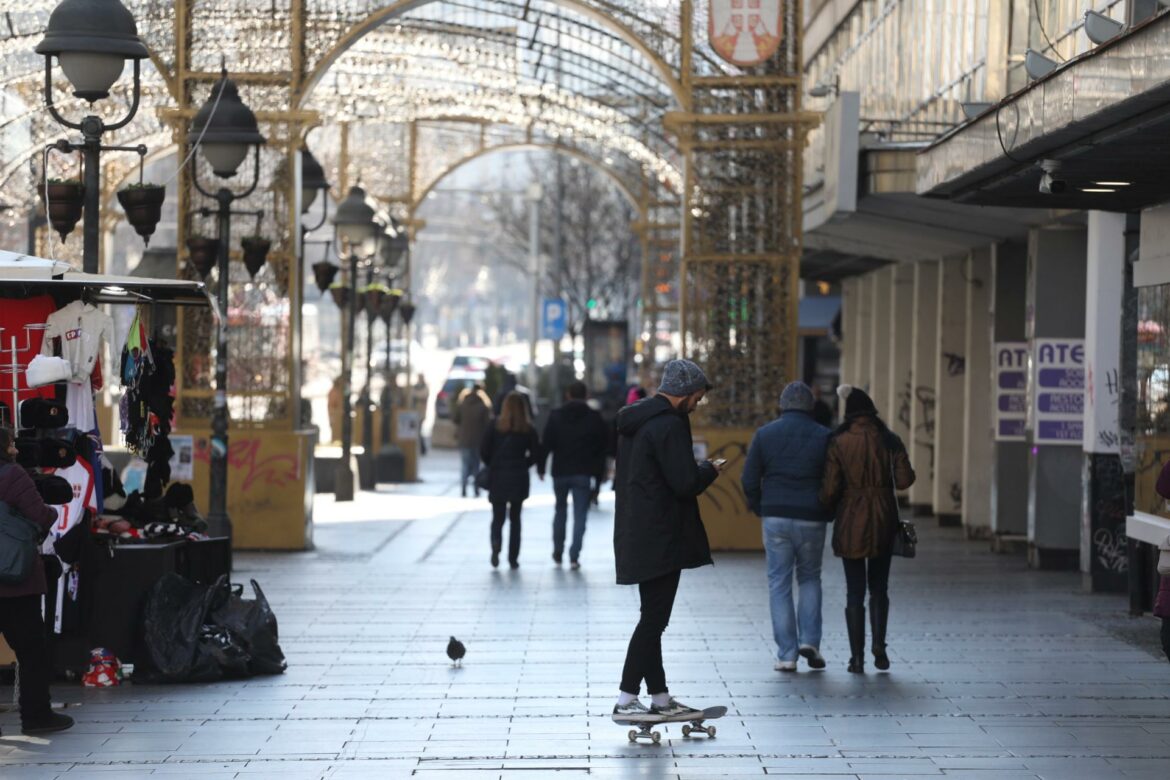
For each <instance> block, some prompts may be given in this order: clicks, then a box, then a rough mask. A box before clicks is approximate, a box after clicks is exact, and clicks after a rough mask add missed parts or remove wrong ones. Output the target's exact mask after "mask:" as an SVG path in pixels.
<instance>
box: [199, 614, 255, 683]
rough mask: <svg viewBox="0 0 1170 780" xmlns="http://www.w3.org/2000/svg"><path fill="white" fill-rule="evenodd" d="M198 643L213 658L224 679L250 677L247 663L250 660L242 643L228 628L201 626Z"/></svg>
mask: <svg viewBox="0 0 1170 780" xmlns="http://www.w3.org/2000/svg"><path fill="white" fill-rule="evenodd" d="M199 641H200V643H202V644H203V646H204V647H205V648H207V651H208V652H209V653H210V654H211V656H212V657H213V658H215V662H216V663H217V664H219V668H220V670H221V671H222V672H223V674H224V676H225V677H250V676H251V672H249V671H248V662H249V661H250V660H251V659H250V657H249V656H248V651H247V650H245V649H244V643H243V642H242V641H240V638H239V636H237V635H236V634H235V632H233V631H232V630H231V629H230V628H225V627H224V626H208V625H205V626H203V629H202V631H200V632H199Z"/></svg>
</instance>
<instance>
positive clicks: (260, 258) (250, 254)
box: [240, 236, 272, 279]
mask: <svg viewBox="0 0 1170 780" xmlns="http://www.w3.org/2000/svg"><path fill="white" fill-rule="evenodd" d="M240 248H241V249H243V250H244V267H245V268H247V269H248V274H249V275H250V276H251V277H252V278H253V279H255V278H256V274H258V273H259V272H260V269H261V268H263V267H264V263H265V262H266V261H267V260H268V250H269V249H271V248H272V242H271V241H269V240H268V239H267V238H264V237H263V236H247V237H245V238H241V239H240Z"/></svg>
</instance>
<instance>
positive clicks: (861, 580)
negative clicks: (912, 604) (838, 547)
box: [841, 554, 894, 607]
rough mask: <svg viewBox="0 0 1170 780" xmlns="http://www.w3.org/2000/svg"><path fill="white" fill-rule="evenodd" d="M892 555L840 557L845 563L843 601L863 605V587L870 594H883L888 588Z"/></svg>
mask: <svg viewBox="0 0 1170 780" xmlns="http://www.w3.org/2000/svg"><path fill="white" fill-rule="evenodd" d="M893 558H894V556H893V555H889V554H887V555H883V556H882V557H880V558H842V559H841V563H843V564H845V588H846V590H847V594H846V596H845V603H846V605H847V606H850V607H864V606H865V589H866V585H867V584H868V586H869V595H870V596H885V595H886V594H887V593H888V592H889V589H890V562H891V561H892V560H893Z"/></svg>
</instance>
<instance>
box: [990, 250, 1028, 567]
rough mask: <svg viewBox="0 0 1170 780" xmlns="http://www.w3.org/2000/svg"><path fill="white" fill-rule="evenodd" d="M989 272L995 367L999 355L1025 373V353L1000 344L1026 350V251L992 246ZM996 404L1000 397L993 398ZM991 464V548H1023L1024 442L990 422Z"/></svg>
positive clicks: (1025, 520)
mask: <svg viewBox="0 0 1170 780" xmlns="http://www.w3.org/2000/svg"><path fill="white" fill-rule="evenodd" d="M991 255H992V269H993V275H994V279H993V282H992V292H993V300H992V319H993V320H994V322H993V326H992V337H993V338H994V339H995V344H996V345H997V349H996V355H997V358H996V360H997V364H998V362H999V361H1000V357H999V356H1000V354H1001V352H1002V353H1003V355H1004V356H1005V358H1006V360H1007V361H1008V362H1009V363H1011V364H1012V366H1009V367H1014V368H1016V369H1018V370H1019V371H1026V370H1027V367H1028V366H1027V359H1026V353H1025V354H1024V356H1023V358H1022V359H1017V358H1016V357H1015V356H1016V354H1017V352H1016V350H1014V349H1003V348H1004V347H1005V345H1021V346H1022V348H1023V349H1026V347H1027V338H1028V334H1027V327H1026V313H1027V308H1028V305H1027V287H1028V284H1027V281H1028V247H1027V245H1026V244H1023V243H1006V244H997V245H996V246H993V247H992V248H991ZM996 401H997V402H998V401H999V398H998V397H997V398H996ZM993 427H994V428H995V430H996V434H995V463H994V465H993V468H992V471H991V479H992V484H991V533H992V534H993V536H992V540H993V542H992V549H995V550H996V551H998V552H1008V551H1014V550H1019V551H1021V552H1022V551H1023V550H1024V549H1026V544H1027V533H1028V441H1027V436H1026V434H1025V433H1024V432H1023V431H1022V430H1021V433H1020V436H1019V437H1018V438H1017V437H1011V436H1004V435H1003V432H1002V431H1001V430H1000V429H999V425H998V423H997V422H996V421H995V420H994V419H993Z"/></svg>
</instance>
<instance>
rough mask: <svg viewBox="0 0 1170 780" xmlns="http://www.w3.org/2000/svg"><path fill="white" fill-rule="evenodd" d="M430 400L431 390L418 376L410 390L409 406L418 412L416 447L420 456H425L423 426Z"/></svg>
mask: <svg viewBox="0 0 1170 780" xmlns="http://www.w3.org/2000/svg"><path fill="white" fill-rule="evenodd" d="M430 400H431V388H430V387H429V386H428V385H427V378H426V377H425V376H423V375H422V374H419V375H418V379H417V380H415V383H414V385H413V386H412V387H411V388H410V406H411V408H412V409H414V410H415V411H417V412H418V446H419V453H420V454H422V455H426V454H427V437H426V436H424V435H423V425H424V424H425V423H426V421H427V406H428V405H429V404H430Z"/></svg>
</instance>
